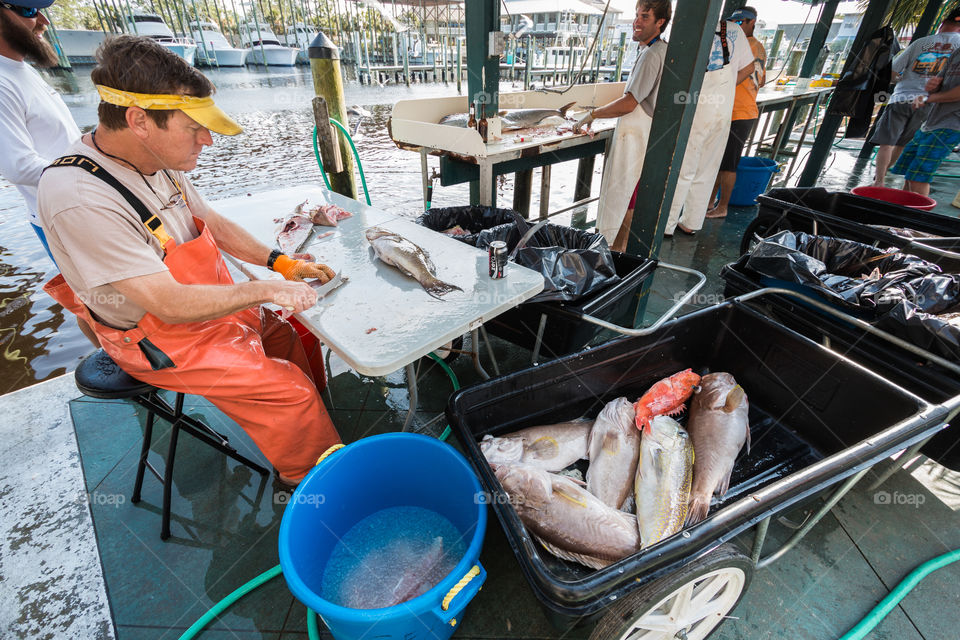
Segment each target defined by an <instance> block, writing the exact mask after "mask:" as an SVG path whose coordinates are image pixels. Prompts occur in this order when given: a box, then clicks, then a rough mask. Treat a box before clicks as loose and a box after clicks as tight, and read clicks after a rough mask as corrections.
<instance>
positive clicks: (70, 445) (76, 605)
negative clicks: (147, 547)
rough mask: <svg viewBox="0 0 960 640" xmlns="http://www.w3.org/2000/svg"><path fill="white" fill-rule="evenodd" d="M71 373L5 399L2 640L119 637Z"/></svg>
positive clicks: (0, 475) (1, 425) (0, 486)
mask: <svg viewBox="0 0 960 640" xmlns="http://www.w3.org/2000/svg"><path fill="white" fill-rule="evenodd" d="M78 395H79V392H78V391H77V388H76V386H75V385H74V382H73V376H72V375H65V376H61V377H59V378H55V379H53V380H49V381H47V382H43V383H40V384H37V385H34V386H32V387H28V388H26V389H22V390H20V391H17V392H14V393H10V394H6V395H4V396H2V397H0V415H2V416H3V420H2V421H0V441H2V442H4V443H6V444H5V445H4V448H3V451H2V457H3V462H4V464H3V465H2V467H0V497H2V498H3V501H2V503H0V531H2V536H0V637H4V638H85V639H90V640H110V639H113V638H115V637H116V633H115V630H114V626H113V621H112V620H111V618H110V608H109V605H108V602H107V593H106V589H105V587H104V579H103V572H102V569H101V566H100V554H99V552H98V551H97V541H96V537H95V536H94V531H93V521H92V519H91V516H90V506H89V502H88V500H89V499H91V497H90V496H89V495H88V493H87V490H86V487H85V484H84V478H83V470H82V468H81V466H80V454H79V452H78V450H77V440H76V437H75V436H74V432H73V423H72V422H71V420H70V416H69V413H68V409H67V407H68V404H67V403H68V402H69V401H70V400H71V399H72V398H75V397H77V396H78Z"/></svg>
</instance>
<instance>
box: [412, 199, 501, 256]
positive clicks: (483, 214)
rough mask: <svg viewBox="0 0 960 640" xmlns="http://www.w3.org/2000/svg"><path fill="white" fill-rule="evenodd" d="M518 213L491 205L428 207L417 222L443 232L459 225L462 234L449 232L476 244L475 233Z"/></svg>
mask: <svg viewBox="0 0 960 640" xmlns="http://www.w3.org/2000/svg"><path fill="white" fill-rule="evenodd" d="M516 215H518V214H517V213H516V212H515V211H513V210H512V209H494V208H493V207H445V208H442V209H430V210H429V211H427V212H426V213H424V214H423V215H421V216H420V217H419V218H417V220H416V222H417V224H419V225H421V226H424V227H426V228H427V229H431V230H433V231H439V232H440V233H443V232H444V231H447V230H449V229H453V228H454V227H460V228H461V229H463V231H465V232H466V233H465V234H464V235H455V234H449V235H450V237H451V238H456V239H457V240H460V241H461V242H466V243H467V244H469V245H471V246H474V247H475V246H477V234H478V233H480V232H481V231H483V230H484V229H490V228H491V227H496V226H498V225H501V224H506V223H508V222H513V221H514V219H515V216H516Z"/></svg>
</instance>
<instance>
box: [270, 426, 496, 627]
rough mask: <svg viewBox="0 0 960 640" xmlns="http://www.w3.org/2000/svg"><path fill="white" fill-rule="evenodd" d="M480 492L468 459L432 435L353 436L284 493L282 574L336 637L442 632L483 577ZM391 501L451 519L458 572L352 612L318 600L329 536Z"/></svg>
mask: <svg viewBox="0 0 960 640" xmlns="http://www.w3.org/2000/svg"><path fill="white" fill-rule="evenodd" d="M484 496H485V494H484V493H483V488H482V487H481V486H480V481H479V480H478V479H477V476H476V474H475V473H474V471H473V469H472V468H471V467H470V465H469V463H468V462H467V461H466V459H464V457H463V456H462V455H460V453H458V452H457V451H456V450H455V449H454V448H453V447H451V446H450V445H448V444H445V443H443V442H440V441H439V440H436V439H435V438H429V437H427V436H422V435H418V434H412V433H388V434H383V435H378V436H373V437H370V438H365V439H363V440H359V441H357V442H354V443H353V444H351V445H349V446H347V447H345V448H343V449H341V450H339V451H337V452H335V453H334V454H332V455H330V456H329V457H327V458H326V459H325V460H324V461H323V462H321V463H320V464H319V465H317V466H316V468H314V469H313V470H312V471H311V472H310V473H309V474H307V477H306V478H304V480H303V482H301V483H300V486H299V487H297V490H296V491H295V492H294V493H293V495H292V496H291V497H290V502H289V503H288V504H287V508H286V510H285V511H284V514H283V520H282V521H281V523H280V564H281V566H282V567H283V576H284V578H286V581H287V585H288V586H289V588H290V591H291V592H292V593H293V595H294V596H296V598H297V600H299V601H300V602H302V603H303V604H305V605H306V606H307V607H309V608H310V609H312V610H313V611H315V612H316V613H317V614H318V615H319V616H320V618H321V619H322V620H323V622H324V623H325V624H326V625H327V628H329V629H330V632H331V633H332V634H333V636H334V637H335V638H337V640H355V639H357V638H373V637H376V638H395V639H396V640H417V639H421V638H422V639H424V640H426V639H428V638H429V639H431V640H433V639H436V638H439V639H440V640H443V639H445V638H449V637H450V636H451V635H452V634H453V632H454V631H455V630H456V627H457V625H458V624H459V623H460V620H461V619H462V614H463V610H464V608H466V606H467V604H468V603H469V602H470V600H471V599H473V596H475V595H476V593H477V591H479V590H480V586H481V585H482V584H483V581H484V580H485V579H486V576H487V574H486V571H484V569H483V567H482V566H481V565H480V562H479V558H480V549H481V547H482V546H483V535H484V532H485V531H486V527H487V506H486V505H487V500H486V499H485V497H484ZM391 507H422V508H425V509H430V510H432V511H434V512H436V513H439V514H440V515H442V516H444V517H446V518H447V519H448V520H450V522H451V523H453V525H454V526H455V527H456V528H457V529H458V530H459V532H460V534H461V535H462V536H463V537H464V540H467V541H469V542H468V544H467V551H466V553H465V555H464V556H463V558H461V559H460V561H459V562H458V563H457V566H456V568H455V569H454V570H453V571H451V572H450V573H449V574H448V575H447V576H446V577H445V578H444V579H443V580H441V581H440V583H439V584H437V585H436V586H435V587H433V588H432V589H430V590H429V591H427V592H426V593H424V594H422V595H420V596H417V597H416V598H413V599H412V600H408V601H406V602H402V603H400V604H398V605H396V606H393V607H386V608H383V609H350V608H347V607H342V606H340V605H337V604H334V603H332V602H330V601H328V600H325V599H324V598H322V597H321V595H320V594H321V592H322V591H321V584H322V580H323V573H324V569H325V568H326V563H327V561H328V560H329V559H330V555H331V553H332V552H333V549H334V547H335V546H336V544H337V541H338V540H339V539H340V538H342V537H343V535H344V534H345V533H346V532H347V531H349V530H350V528H351V527H353V526H354V525H355V524H357V523H358V522H359V521H361V520H363V519H364V518H366V517H367V516H370V515H372V514H374V513H376V512H378V511H381V510H383V509H389V508H391ZM458 583H460V584H459V589H455V587H458ZM451 594H452V597H451ZM445 602H446V606H444V603H445ZM374 627H375V628H376V629H375V630H374Z"/></svg>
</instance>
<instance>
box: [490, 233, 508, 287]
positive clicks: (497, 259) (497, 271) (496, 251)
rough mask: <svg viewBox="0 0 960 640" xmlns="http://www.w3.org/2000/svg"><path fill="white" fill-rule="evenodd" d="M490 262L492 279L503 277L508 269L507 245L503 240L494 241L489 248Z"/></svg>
mask: <svg viewBox="0 0 960 640" xmlns="http://www.w3.org/2000/svg"><path fill="white" fill-rule="evenodd" d="M487 254H488V260H489V264H490V277H491V278H494V279H499V278H502V277H503V274H504V271H506V269H507V243H506V242H504V241H502V240H494V241H493V242H491V243H490V246H489V247H488V248H487Z"/></svg>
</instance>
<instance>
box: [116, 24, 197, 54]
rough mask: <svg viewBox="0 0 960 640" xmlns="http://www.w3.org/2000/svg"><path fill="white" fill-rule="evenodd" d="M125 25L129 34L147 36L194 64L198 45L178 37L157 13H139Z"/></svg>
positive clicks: (188, 39)
mask: <svg viewBox="0 0 960 640" xmlns="http://www.w3.org/2000/svg"><path fill="white" fill-rule="evenodd" d="M125 25H126V27H127V32H128V33H133V34H135V35H139V36H147V37H148V38H152V39H154V40H156V41H157V42H158V43H160V44H161V45H163V46H164V47H166V48H167V49H170V50H171V51H173V52H174V53H175V54H177V55H178V56H180V57H181V58H183V59H184V60H186V61H187V63H188V64H191V65H192V64H193V63H194V59H195V57H196V55H197V45H196V43H195V42H194V41H193V40H192V39H190V38H184V37H180V36H177V35H175V34H174V33H173V31H172V30H171V29H170V27H168V26H167V23H165V22H164V21H163V18H161V17H160V16H159V15H157V14H155V13H145V12H137V13H132V14H130V15H129V16H127V17H126V20H125Z"/></svg>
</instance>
